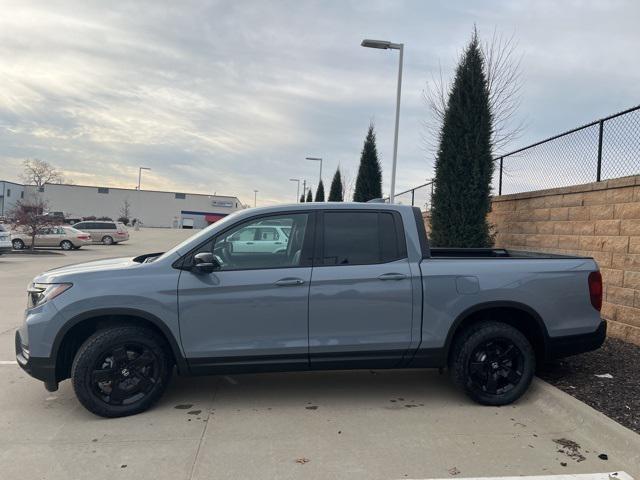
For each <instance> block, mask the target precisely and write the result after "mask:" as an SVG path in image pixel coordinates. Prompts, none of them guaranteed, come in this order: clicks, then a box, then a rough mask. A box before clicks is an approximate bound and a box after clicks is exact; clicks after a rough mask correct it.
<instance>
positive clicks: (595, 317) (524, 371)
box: [15, 203, 606, 417]
mask: <svg viewBox="0 0 640 480" xmlns="http://www.w3.org/2000/svg"><path fill="white" fill-rule="evenodd" d="M274 227H276V228H275V229H276V230H277V231H278V232H282V233H280V236H281V237H282V238H281V239H280V238H279V240H281V241H282V242H283V244H284V245H283V248H282V249H278V250H277V251H274V250H273V249H272V248H269V249H265V248H262V246H261V245H260V241H262V240H261V239H266V240H265V241H273V239H272V238H271V236H270V234H269V233H268V232H269V229H274ZM261 229H264V230H265V232H263V233H265V235H262V234H256V233H255V232H256V231H260V230H261ZM243 230H247V231H249V230H250V231H251V233H252V236H251V238H252V239H253V240H252V241H253V242H254V245H253V247H254V248H253V250H252V249H251V248H250V247H252V245H244V246H243V248H242V249H241V251H237V250H236V249H235V248H234V245H236V242H235V241H234V239H237V238H238V237H242V234H240V235H238V232H242V231H243ZM601 302H602V280H601V277H600V273H599V271H598V267H597V265H596V263H595V262H594V261H593V259H591V258H585V257H570V256H560V255H550V254H534V253H529V252H515V251H508V250H502V249H450V248H443V249H435V248H429V244H428V241H427V235H426V232H425V228H424V224H423V220H422V215H421V214H420V211H419V210H418V209H416V208H412V207H409V206H401V205H387V204H353V203H330V204H327V203H305V204H299V205H289V206H279V207H269V208H254V209H248V210H243V211H240V212H236V213H234V214H232V215H229V216H228V217H226V218H224V219H223V220H221V221H219V222H217V223H216V224H214V225H212V226H210V227H209V228H207V229H205V230H202V231H201V232H199V233H197V234H196V235H194V236H193V237H191V238H189V239H188V240H186V241H184V242H183V243H181V244H179V245H178V246H176V247H174V248H173V249H171V250H169V251H168V252H165V253H155V254H147V255H141V256H139V257H136V258H118V259H109V260H100V261H94V262H89V263H84V264H80V265H72V266H68V267H63V268H58V269H54V270H50V271H48V272H45V273H43V274H42V275H39V276H38V277H36V278H35V279H34V280H33V284H31V286H30V287H29V290H28V308H27V310H26V318H25V321H24V324H23V325H22V326H21V327H20V329H19V330H18V331H17V332H16V339H15V340H16V357H17V360H18V362H19V364H20V365H21V366H22V368H24V369H25V370H26V371H27V372H29V373H30V374H31V375H32V376H33V377H35V378H37V379H40V380H42V381H44V383H45V387H46V388H47V389H48V390H50V391H53V390H55V389H57V388H58V383H59V382H60V381H62V380H64V379H67V378H71V380H72V383H73V388H74V390H75V392H76V395H77V397H78V399H79V400H80V402H81V403H82V404H83V405H84V406H85V407H86V408H87V409H89V410H90V411H92V412H94V413H95V414H97V415H102V416H105V417H117V416H124V415H131V414H134V413H138V412H141V411H144V410H145V409H147V408H148V407H149V406H150V405H151V404H153V402H155V401H156V400H158V398H159V397H160V396H161V395H162V393H163V391H164V390H165V388H166V386H167V384H168V382H169V379H170V376H171V373H172V371H173V367H174V366H175V367H176V368H177V371H178V373H179V374H181V375H194V374H219V373H243V372H266V371H290V370H328V369H353V368H367V369H378V368H425V367H427V368H443V367H448V368H449V371H450V373H451V376H452V378H453V380H454V382H455V383H456V384H457V385H459V386H460V387H461V389H462V390H464V391H465V392H466V393H467V394H468V395H469V396H470V397H471V398H472V399H474V400H475V401H477V402H479V403H482V404H487V405H504V404H507V403H510V402H513V401H514V400H516V399H518V398H519V397H520V396H521V395H522V394H523V393H524V392H525V390H526V389H527V387H528V386H529V384H530V382H531V379H532V376H533V374H534V371H535V365H536V363H537V362H542V361H544V360H547V359H550V358H557V357H562V356H567V355H572V354H576V353H580V352H584V351H588V350H592V349H596V348H598V347H599V346H600V345H601V344H602V342H603V341H604V338H605V334H606V324H605V322H604V321H602V320H601V318H600V313H599V310H600V306H601Z"/></svg>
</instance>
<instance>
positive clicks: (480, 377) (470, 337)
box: [449, 321, 536, 405]
mask: <svg viewBox="0 0 640 480" xmlns="http://www.w3.org/2000/svg"><path fill="white" fill-rule="evenodd" d="M535 363H536V358H535V353H534V351H533V348H532V346H531V343H530V342H529V341H528V340H527V338H526V337H525V336H524V335H523V334H522V333H521V332H520V331H519V330H517V329H515V328H514V327H512V326H510V325H507V324H505V323H500V322H489V321H488V322H481V323H477V324H474V325H472V326H471V327H469V328H468V329H467V330H465V331H463V332H462V334H461V335H460V336H459V337H458V338H457V339H456V341H455V342H454V345H453V351H452V353H451V357H450V361H449V371H450V373H451V376H452V379H453V381H454V383H456V385H458V386H459V387H461V388H462V389H463V390H464V391H465V393H466V394H467V395H468V396H469V397H471V398H472V399H473V400H475V401H476V402H478V403H481V404H483V405H507V404H509V403H512V402H514V401H516V400H517V399H518V398H520V397H521V396H522V394H524V392H525V391H526V390H527V388H528V387H529V385H530V384H531V380H532V379H533V374H534V372H535Z"/></svg>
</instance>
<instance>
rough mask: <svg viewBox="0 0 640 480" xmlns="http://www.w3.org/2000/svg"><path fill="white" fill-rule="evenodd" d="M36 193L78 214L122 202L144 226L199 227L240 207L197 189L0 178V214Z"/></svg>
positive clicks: (108, 212) (105, 211)
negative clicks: (41, 182)
mask: <svg viewBox="0 0 640 480" xmlns="http://www.w3.org/2000/svg"><path fill="white" fill-rule="evenodd" d="M36 193H37V194H38V195H40V196H41V197H42V198H43V199H44V200H45V201H46V202H47V204H48V205H47V208H48V211H50V212H64V213H65V215H67V216H71V217H75V218H82V217H90V216H95V217H110V218H113V219H117V218H118V217H120V216H122V212H123V209H124V207H125V203H128V206H129V217H130V218H131V219H133V218H138V219H141V220H142V224H143V225H144V226H146V227H170V228H203V227H206V226H207V225H209V224H211V223H214V222H216V221H217V220H219V219H221V218H222V217H224V216H226V215H228V214H230V213H232V212H234V211H236V210H239V209H242V208H244V206H243V205H242V203H241V202H240V200H239V199H238V197H230V196H224V195H203V194H200V193H183V192H162V191H155V190H136V189H128V188H112V187H96V186H87V185H67V184H46V185H44V186H43V187H40V188H38V187H37V186H35V185H21V184H19V183H14V182H8V181H2V180H0V216H7V215H9V214H10V212H11V210H12V209H13V208H15V204H16V202H17V201H18V200H20V199H23V198H26V199H28V198H29V196H30V195H33V194H36Z"/></svg>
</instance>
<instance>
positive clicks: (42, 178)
mask: <svg viewBox="0 0 640 480" xmlns="http://www.w3.org/2000/svg"><path fill="white" fill-rule="evenodd" d="M22 165H23V168H24V171H23V173H22V174H21V175H20V179H21V180H22V181H23V182H24V183H26V184H28V185H35V186H37V187H38V188H40V187H42V186H43V185H45V184H47V183H62V182H63V180H64V177H63V176H62V173H60V172H59V171H58V170H56V169H55V168H54V167H53V165H51V164H50V163H49V162H45V161H44V160H40V159H38V158H32V159H28V160H25V161H24V162H22Z"/></svg>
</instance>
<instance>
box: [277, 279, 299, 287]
mask: <svg viewBox="0 0 640 480" xmlns="http://www.w3.org/2000/svg"><path fill="white" fill-rule="evenodd" d="M302 284H304V280H302V279H301V278H283V279H281V280H278V281H277V282H276V283H275V285H277V286H278V287H295V286H297V285H302Z"/></svg>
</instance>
